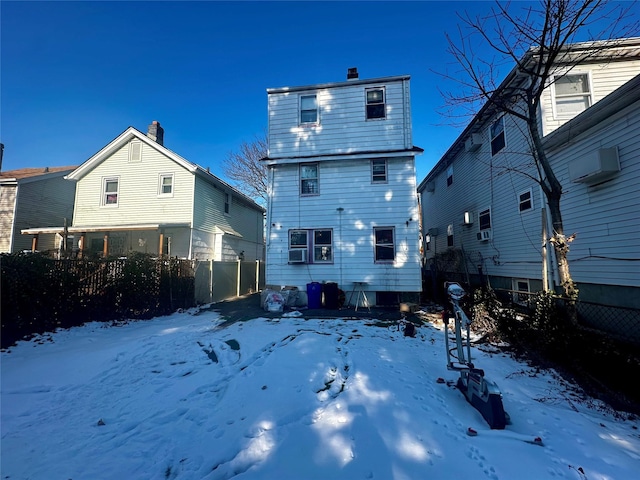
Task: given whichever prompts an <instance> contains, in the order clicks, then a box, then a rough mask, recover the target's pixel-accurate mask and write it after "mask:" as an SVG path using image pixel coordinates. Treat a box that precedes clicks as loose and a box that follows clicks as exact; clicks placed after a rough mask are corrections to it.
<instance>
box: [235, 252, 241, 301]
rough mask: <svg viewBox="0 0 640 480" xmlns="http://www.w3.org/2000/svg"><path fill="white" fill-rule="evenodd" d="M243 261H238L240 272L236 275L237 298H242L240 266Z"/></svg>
mask: <svg viewBox="0 0 640 480" xmlns="http://www.w3.org/2000/svg"><path fill="white" fill-rule="evenodd" d="M241 263H242V262H241V260H240V259H238V272H237V273H236V297H239V296H240V264H241Z"/></svg>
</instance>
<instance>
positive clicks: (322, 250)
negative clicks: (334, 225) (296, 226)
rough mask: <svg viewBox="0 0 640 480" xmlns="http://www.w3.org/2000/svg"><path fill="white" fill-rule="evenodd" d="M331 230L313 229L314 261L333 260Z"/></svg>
mask: <svg viewBox="0 0 640 480" xmlns="http://www.w3.org/2000/svg"><path fill="white" fill-rule="evenodd" d="M332 237H333V232H332V231H331V230H314V231H313V261H314V263H321V262H333V249H332V242H331V239H332Z"/></svg>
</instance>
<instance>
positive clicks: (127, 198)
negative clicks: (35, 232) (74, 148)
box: [73, 144, 194, 226]
mask: <svg viewBox="0 0 640 480" xmlns="http://www.w3.org/2000/svg"><path fill="white" fill-rule="evenodd" d="M142 151H143V158H142V161H141V162H137V163H131V162H129V145H128V144H126V145H124V146H123V147H121V148H120V149H118V150H117V151H116V152H114V153H113V154H112V155H111V156H110V157H109V158H107V159H106V160H104V161H103V162H102V163H100V164H98V165H97V166H96V167H95V168H94V169H93V170H91V171H90V172H89V173H88V174H87V175H86V176H84V177H82V178H81V179H80V180H79V181H78V182H77V194H76V198H77V200H76V209H75V212H74V219H73V225H82V226H94V225H95V226H98V225H100V226H103V225H135V224H140V223H190V222H191V219H192V211H193V184H194V176H193V174H192V173H191V172H189V171H188V170H186V169H183V168H181V167H179V166H178V165H177V164H176V163H175V162H174V161H173V160H172V159H170V158H168V157H166V156H164V155H163V154H162V153H160V152H159V151H157V150H155V149H153V148H144V149H143V150H142ZM172 170H174V172H173V189H174V193H173V196H166V197H159V196H158V179H159V178H160V175H162V174H165V173H166V172H167V171H172ZM113 177H118V178H119V182H118V208H103V207H102V198H101V196H102V192H103V179H105V178H113Z"/></svg>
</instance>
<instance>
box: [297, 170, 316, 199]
mask: <svg viewBox="0 0 640 480" xmlns="http://www.w3.org/2000/svg"><path fill="white" fill-rule="evenodd" d="M319 193H320V185H319V178H318V164H317V163H307V164H304V165H300V194H301V195H318V194H319Z"/></svg>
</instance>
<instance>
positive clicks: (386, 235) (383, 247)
mask: <svg viewBox="0 0 640 480" xmlns="http://www.w3.org/2000/svg"><path fill="white" fill-rule="evenodd" d="M393 233H394V232H393V227H374V229H373V235H374V237H375V242H376V248H375V255H376V262H393V260H394V259H395V258H396V248H395V245H394V242H393Z"/></svg>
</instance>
